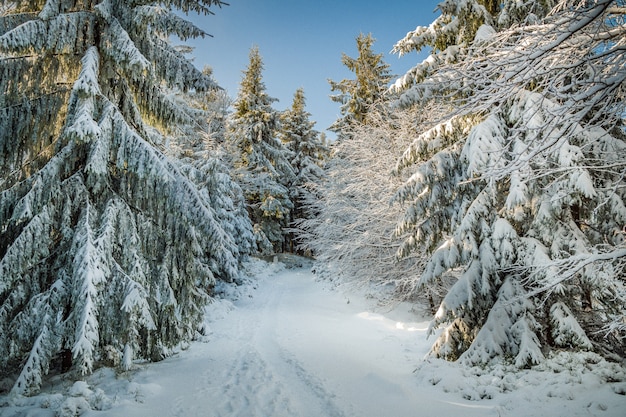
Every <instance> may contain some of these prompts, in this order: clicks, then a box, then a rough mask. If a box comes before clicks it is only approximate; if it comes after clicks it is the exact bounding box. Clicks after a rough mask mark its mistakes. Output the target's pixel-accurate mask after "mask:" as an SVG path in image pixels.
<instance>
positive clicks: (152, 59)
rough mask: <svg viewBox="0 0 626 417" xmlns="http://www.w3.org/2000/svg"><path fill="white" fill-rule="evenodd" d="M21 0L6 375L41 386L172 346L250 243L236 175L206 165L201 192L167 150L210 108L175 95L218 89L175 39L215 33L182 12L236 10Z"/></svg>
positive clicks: (2, 187) (8, 113)
mask: <svg viewBox="0 0 626 417" xmlns="http://www.w3.org/2000/svg"><path fill="white" fill-rule="evenodd" d="M13 3H14V7H13V8H9V9H8V11H5V12H3V15H2V16H0V62H1V66H0V72H1V74H0V91H1V93H0V155H1V158H0V173H1V175H0V178H1V180H0V368H1V369H2V370H3V373H4V374H5V375H7V376H9V377H14V376H17V374H14V373H15V372H17V373H18V374H19V376H17V379H16V382H15V384H14V387H13V393H15V394H31V393H34V392H36V391H37V390H38V389H39V386H40V385H41V382H42V378H43V376H44V375H45V374H46V373H47V372H48V371H49V369H50V367H56V368H62V367H65V366H69V367H70V368H69V369H70V370H72V371H73V372H75V373H76V374H77V375H79V374H85V373H89V372H91V371H92V370H93V369H94V367H96V366H98V363H100V362H101V361H103V360H105V359H107V354H112V355H114V356H117V357H118V358H119V359H120V360H119V363H120V364H121V366H122V368H124V369H128V368H129V367H130V366H131V364H132V361H133V360H135V359H140V358H141V359H160V358H163V357H164V356H166V355H168V354H169V352H170V351H171V349H172V348H173V347H174V346H175V345H177V344H178V343H180V342H181V341H186V340H190V339H191V338H193V337H194V336H195V334H196V332H197V329H198V325H199V324H200V322H201V318H202V314H203V310H202V308H203V305H204V303H205V302H206V301H207V296H208V294H210V291H211V287H212V286H213V285H214V284H215V282H216V280H217V279H223V280H227V281H232V280H235V279H237V277H238V263H239V260H240V258H241V257H242V256H244V254H245V252H246V250H247V249H246V248H245V246H244V247H243V249H242V248H241V247H239V249H238V248H237V243H236V242H237V239H238V238H237V237H235V236H234V235H236V234H237V233H239V231H238V230H232V228H228V227H226V225H227V224H229V221H228V220H226V219H225V214H224V213H225V212H228V210H229V208H227V206H228V204H229V203H228V202H218V201H216V199H215V196H212V195H211V194H212V192H213V190H212V189H211V188H209V187H216V189H224V188H228V187H229V185H228V184H227V182H228V181H227V180H226V179H225V177H224V173H223V170H222V169H220V168H219V167H215V169H213V171H211V169H208V168H207V169H206V170H205V172H206V175H204V176H203V178H204V179H205V180H206V183H207V189H205V190H202V191H201V190H199V185H200V181H197V178H194V177H195V173H193V172H190V171H189V169H187V168H182V167H181V165H180V164H178V163H177V162H174V161H172V160H171V159H169V158H168V157H166V156H165V155H164V154H163V152H162V150H161V149H162V144H163V143H165V139H164V134H168V133H173V131H174V130H175V129H174V128H175V126H177V125H179V124H180V123H193V122H194V119H195V117H196V116H197V115H196V114H194V113H193V112H192V111H191V110H190V108H189V107H188V106H184V105H181V103H180V102H179V101H177V100H176V99H175V96H174V95H172V94H170V92H171V91H180V92H183V93H184V92H187V91H190V90H194V91H203V90H207V89H212V88H215V87H216V86H215V83H214V82H213V81H212V80H211V78H210V77H208V76H207V75H205V74H203V73H202V72H200V71H198V70H197V69H196V68H195V67H194V66H193V65H192V64H191V63H190V61H188V60H187V59H185V57H184V55H183V54H182V53H181V52H179V51H178V50H177V49H176V48H174V47H172V46H171V45H170V43H169V42H168V41H167V37H168V36H169V35H176V36H178V37H179V38H182V39H186V38H190V37H196V36H203V35H204V32H203V31H202V30H200V29H198V28H196V27H195V26H193V25H192V24H190V23H188V22H186V21H185V20H184V19H181V18H180V17H179V16H178V15H177V14H176V13H175V12H174V11H173V8H176V9H178V10H181V11H183V12H188V11H194V12H200V13H205V14H206V13H209V12H210V10H209V8H210V7H213V6H220V5H221V4H222V3H221V2H220V1H218V0H201V1H177V2H170V1H164V2H159V3H151V2H140V3H135V2H127V1H123V0H122V1H113V0H103V1H101V2H99V3H91V2H82V3H81V2H78V3H76V2H72V1H69V0H48V1H45V2H43V1H42V2H25V1H21V0H18V1H15V2H13ZM190 178H191V179H190ZM216 184H221V186H218V185H216ZM220 187H221V188H220ZM229 213H230V214H229V215H233V216H237V215H236V214H234V213H235V211H230V212H229ZM244 229H245V227H244ZM107 352H108V353H107ZM68 359H71V360H68ZM62 370H67V369H62Z"/></svg>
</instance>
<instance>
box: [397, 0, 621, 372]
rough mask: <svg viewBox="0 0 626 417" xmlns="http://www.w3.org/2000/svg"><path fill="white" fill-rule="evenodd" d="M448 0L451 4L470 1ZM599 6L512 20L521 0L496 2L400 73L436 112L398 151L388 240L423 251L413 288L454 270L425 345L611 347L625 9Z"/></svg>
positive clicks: (412, 97) (488, 354)
mask: <svg viewBox="0 0 626 417" xmlns="http://www.w3.org/2000/svg"><path fill="white" fill-rule="evenodd" d="M452 3H456V4H457V9H454V8H453V9H452V10H456V12H460V11H461V10H467V9H465V7H467V6H468V4H470V3H472V2H465V1H463V2H461V1H459V2H447V3H446V7H452ZM479 3H480V2H475V4H476V5H478V4H479ZM612 3H614V2H612V1H608V0H607V1H597V2H585V3H584V4H583V3H579V2H575V3H571V4H570V2H567V1H562V2H559V4H557V5H556V7H555V8H554V9H553V10H552V11H551V12H550V13H548V14H547V15H543V16H542V15H535V14H531V13H529V12H528V10H527V11H526V13H527V14H526V16H527V17H529V18H528V19H523V18H520V17H521V16H522V15H519V17H518V18H517V19H515V20H514V21H515V22H517V23H518V24H519V25H515V26H513V27H511V28H510V29H509V28H507V25H509V24H510V23H511V22H512V20H511V16H512V13H511V10H513V8H514V7H513V6H515V5H516V4H517V5H519V4H518V2H503V3H499V4H497V5H496V6H497V7H495V8H494V9H493V10H494V11H496V12H497V13H496V14H495V15H494V14H493V13H491V14H490V15H491V16H492V20H491V21H492V22H497V23H502V22H505V23H506V22H508V23H507V24H502V25H503V26H501V27H499V29H498V30H497V31H496V30H495V29H494V30H484V28H485V27H484V25H483V23H484V22H485V21H486V20H485V21H483V22H482V23H481V26H479V27H478V29H476V31H474V41H473V42H470V43H469V44H467V46H465V45H459V46H462V47H465V48H466V50H465V52H463V53H459V54H457V55H456V56H455V58H454V59H451V60H449V61H448V62H447V63H445V65H444V61H445V59H444V58H446V57H445V54H442V53H441V52H437V51H435V52H434V54H435V55H436V56H434V57H433V58H431V59H429V60H427V61H426V64H428V63H437V65H434V66H432V67H431V68H428V71H425V72H422V73H421V74H420V75H419V76H416V73H415V72H413V73H412V74H411V75H410V77H413V78H414V81H415V82H416V83H415V84H414V85H413V86H412V87H411V88H410V89H409V90H408V91H407V92H406V93H405V94H404V97H403V100H402V102H403V103H404V104H407V103H413V104H415V103H420V104H421V105H424V103H430V104H431V105H435V106H436V105H439V106H440V108H441V109H443V111H447V112H448V113H447V115H446V117H442V118H441V120H442V121H441V120H440V121H438V122H436V123H434V124H433V125H431V126H432V127H430V128H429V129H427V130H425V131H423V132H422V133H421V134H420V135H419V136H418V137H417V138H416V139H415V140H414V141H413V143H412V144H411V146H410V147H408V149H407V150H406V152H405V154H404V155H403V157H402V158H401V159H400V162H399V164H398V168H399V169H400V170H407V169H408V170H410V172H411V173H412V176H411V178H410V179H409V180H408V181H406V182H405V184H404V185H403V186H402V187H401V188H400V189H399V191H398V194H397V199H398V200H400V201H403V202H405V203H406V204H407V209H406V213H405V216H404V220H403V221H402V222H401V223H400V224H399V226H398V232H399V233H408V234H409V237H408V238H407V239H406V240H405V243H404V245H403V247H402V248H401V253H405V254H406V253H411V252H413V251H415V250H424V249H426V250H428V251H430V253H431V255H430V260H429V262H428V264H427V266H426V269H425V272H424V273H423V274H422V276H421V278H420V283H419V284H420V286H421V287H422V288H423V287H427V286H429V285H432V284H433V283H434V282H436V281H437V280H440V279H441V278H443V277H445V276H446V275H450V274H452V275H457V273H456V272H455V271H459V270H460V273H458V275H457V280H456V282H455V283H454V285H452V286H451V287H450V289H449V291H448V293H447V295H446V296H445V298H444V299H443V301H442V303H441V305H440V307H439V310H438V312H437V314H436V315H435V318H434V320H433V322H432V324H431V332H432V331H433V330H434V329H435V328H437V327H441V326H442V327H444V330H443V332H442V333H441V335H440V337H439V338H438V339H437V341H436V343H435V345H434V346H433V350H432V353H433V354H435V355H437V356H441V357H445V358H447V359H458V358H460V359H461V360H463V361H464V362H466V363H471V364H475V363H486V362H489V361H491V360H493V359H494V358H502V357H510V358H512V359H513V362H514V363H515V364H517V365H518V366H527V365H532V364H535V363H538V362H540V361H542V360H543V359H544V356H543V352H544V351H545V349H549V348H571V349H596V350H599V351H603V352H608V351H617V352H619V349H620V348H621V347H620V345H621V342H620V340H622V341H623V338H624V337H625V336H624V331H625V329H624V326H623V323H622V324H620V320H622V319H621V318H620V317H623V315H624V309H625V306H626V291H625V286H624V281H625V272H626V259H625V256H626V249H625V248H624V247H623V241H622V240H620V239H616V238H618V237H620V235H621V232H620V230H621V228H622V225H623V223H624V222H626V204H625V201H626V195H625V194H624V192H623V190H624V178H625V175H624V174H625V172H626V165H625V163H624V159H623V158H622V157H619V156H617V155H621V154H623V153H624V151H625V150H626V142H625V140H624V139H625V135H624V133H623V119H622V117H623V103H624V101H623V99H624V92H625V90H624V82H623V81H624V77H625V76H626V73H625V72H624V67H625V66H624V64H625V62H624V56H623V54H621V53H620V52H619V49H620V47H619V45H620V42H622V41H623V39H624V37H623V29H617V27H619V25H616V24H615V22H616V21H623V9H620V8H619V7H611V5H612ZM529 4H530V3H529ZM546 4H547V3H541V2H538V3H537V5H539V6H542V7H545V5H546ZM472 10H477V9H472ZM481 10H482V9H481ZM543 10H545V9H543ZM503 16H506V18H504V17H503ZM530 17H532V19H531V18H530ZM448 18H449V19H450V20H449V21H448V24H449V25H452V27H454V28H460V27H461V25H460V24H459V21H456V23H455V24H454V25H453V23H452V21H453V20H454V19H460V15H459V16H455V15H454V14H452V15H450V16H448ZM488 23H489V22H488ZM476 26H477V25H473V26H472V25H470V26H468V28H466V30H469V31H473V30H474V28H476ZM481 27H482V28H483V29H481ZM433 28H434V29H437V28H439V29H438V30H442V33H445V30H444V29H445V28H443V27H438V26H437V25H435V24H434V25H431V26H430V27H429V29H428V30H432V29H433ZM492 29H493V26H492ZM428 30H426V29H424V30H423V31H422V32H421V33H422V34H424V33H427V32H428ZM459 30H460V29H459ZM459 33H460V32H459ZM429 36H431V37H430V38H429V39H430V40H428V42H432V40H433V39H436V37H435V36H432V33H431V35H429ZM426 38H427V37H426V36H425V35H424V38H423V39H426ZM470 38H471V37H470ZM423 39H422V41H424V40H423ZM459 39H460V38H459ZM459 39H456V41H457V42H458V41H459ZM408 40H410V37H409V36H408V37H407V38H405V41H408ZM424 42H426V41H424ZM520 45H523V46H524V47H523V48H520ZM583 45H584V47H583ZM450 48H452V46H447V47H446V49H445V51H448V52H450V51H451V50H450ZM456 49H457V51H459V50H460V49H461V48H459V47H457V48H456ZM426 64H422V66H421V68H425V67H424V65H426ZM426 67H427V65H426ZM420 77H421V78H420ZM450 100H452V102H451V101H450ZM433 103H435V104H433ZM437 103H439V104H437ZM600 103H602V105H600ZM451 106H452V107H454V109H453V110H450V107H451ZM602 328H604V331H600V329H602Z"/></svg>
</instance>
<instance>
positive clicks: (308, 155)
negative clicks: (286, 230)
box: [279, 88, 329, 252]
mask: <svg viewBox="0 0 626 417" xmlns="http://www.w3.org/2000/svg"><path fill="white" fill-rule="evenodd" d="M305 105H306V100H305V97H304V90H303V89H302V88H299V89H298V90H297V91H296V92H295V94H294V97H293V102H292V104H291V108H289V109H287V110H285V111H284V112H283V113H282V114H281V115H280V120H281V126H280V132H279V138H280V140H281V141H282V143H283V144H284V145H285V147H286V148H287V149H288V150H290V151H291V161H290V163H291V167H292V168H293V171H294V175H295V177H294V180H293V183H292V184H291V186H290V189H289V191H290V199H291V201H292V202H293V205H294V207H293V209H292V210H291V221H292V223H295V224H298V223H300V222H302V221H303V220H304V219H307V218H311V217H313V216H314V213H313V212H311V211H310V210H309V209H308V208H307V206H306V200H307V199H316V198H317V197H313V195H312V193H313V192H314V185H315V184H316V183H318V182H319V181H320V179H321V177H322V176H323V175H324V171H323V169H322V165H323V160H324V159H325V158H326V156H327V155H328V152H329V149H328V147H327V146H326V145H325V144H324V143H323V142H322V138H321V137H320V132H318V131H317V130H315V129H313V127H314V126H315V122H313V121H311V120H310V117H311V113H309V112H307V111H306V108H305ZM293 232H295V230H294V231H293ZM293 232H292V233H293ZM294 239H295V237H294V236H290V237H289V242H288V243H289V245H290V252H294V249H295V248H294V247H293V245H294V243H295V242H294Z"/></svg>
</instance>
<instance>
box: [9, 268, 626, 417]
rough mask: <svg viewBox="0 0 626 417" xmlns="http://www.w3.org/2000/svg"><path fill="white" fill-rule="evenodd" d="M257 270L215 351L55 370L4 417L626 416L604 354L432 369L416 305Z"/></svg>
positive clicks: (213, 330)
mask: <svg viewBox="0 0 626 417" xmlns="http://www.w3.org/2000/svg"><path fill="white" fill-rule="evenodd" d="M254 265H255V266H251V267H252V269H256V270H255V271H251V273H252V274H253V275H254V276H257V275H259V278H258V280H255V281H252V282H253V283H252V284H247V285H244V286H241V287H236V288H234V287H228V286H227V287H225V291H227V292H229V293H231V295H236V297H234V298H236V299H237V301H235V302H234V303H233V302H231V301H227V300H224V299H222V300H217V301H215V302H214V303H212V304H210V305H209V306H208V307H207V315H206V316H207V322H206V325H207V326H208V328H209V331H208V332H207V336H206V340H204V342H206V343H203V342H194V343H192V344H191V345H190V346H189V348H188V349H186V350H182V351H180V352H179V353H177V354H175V355H174V356H172V357H170V358H168V359H166V360H164V361H162V362H159V363H145V364H142V363H137V364H136V369H135V370H132V371H130V372H127V373H122V374H116V373H115V371H114V370H113V369H110V368H102V369H99V370H98V371H96V372H95V373H94V374H93V375H90V376H89V377H87V379H86V381H79V382H76V383H73V384H72V382H71V380H68V379H66V378H65V377H64V376H62V375H57V376H54V377H52V378H51V379H50V380H49V381H48V382H47V383H46V385H45V386H44V387H43V389H42V393H41V394H39V395H38V396H35V397H31V398H28V397H20V398H6V397H5V398H3V397H0V416H2V417H13V416H27V415H28V416H31V417H53V416H63V417H65V416H76V415H81V416H91V417H102V416H125V417H137V416H145V417H161V416H163V417H170V416H180V417H194V416H202V417H421V416H463V417H472V416H487V417H489V416H507V417H522V416H524V417H528V416H537V417H538V416H547V415H550V416H568V417H582V416H598V417H624V415H626V414H625V413H624V410H626V368H624V367H623V366H621V365H619V364H615V363H607V362H606V361H604V360H603V359H602V358H600V357H599V356H598V355H595V354H592V353H584V352H582V353H568V352H562V353H559V354H557V355H556V356H554V357H553V358H552V359H551V360H550V361H546V363H545V364H544V365H541V366H538V367H537V369H528V370H519V369H515V368H511V367H510V366H508V365H498V366H495V367H493V368H489V369H482V368H464V367H463V366H461V365H459V364H455V363H450V362H445V361H443V360H434V359H431V360H428V361H426V362H424V361H423V360H422V359H423V357H424V355H425V354H426V353H427V351H428V349H429V346H430V344H431V343H432V340H427V339H426V337H425V331H426V327H427V323H426V322H420V321H417V318H416V315H415V314H413V313H411V312H410V311H409V308H408V306H406V305H401V306H399V307H398V308H396V309H395V310H394V311H391V312H381V311H379V310H377V309H376V308H374V306H375V302H374V300H368V299H367V298H366V297H362V296H357V295H349V296H348V295H345V294H348V292H345V293H344V292H342V291H338V290H331V289H328V288H327V287H328V285H329V284H328V283H326V282H320V281H317V280H316V279H315V276H314V275H313V274H312V273H311V272H310V271H309V270H308V269H306V268H300V269H281V268H282V265H281V264H266V263H262V262H260V261H259V262H258V263H255V264H254ZM277 271H278V272H277ZM253 287H256V289H254V288H253ZM350 293H352V292H350ZM416 369H418V371H417V372H414V370H416Z"/></svg>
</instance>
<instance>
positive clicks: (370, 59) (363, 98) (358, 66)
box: [328, 33, 391, 131]
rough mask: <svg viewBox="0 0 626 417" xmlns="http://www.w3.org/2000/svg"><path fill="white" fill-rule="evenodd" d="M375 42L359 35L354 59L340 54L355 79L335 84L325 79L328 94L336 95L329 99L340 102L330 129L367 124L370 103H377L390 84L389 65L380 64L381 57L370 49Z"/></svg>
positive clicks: (370, 37) (381, 61)
mask: <svg viewBox="0 0 626 417" xmlns="http://www.w3.org/2000/svg"><path fill="white" fill-rule="evenodd" d="M374 41H375V39H374V38H373V37H372V35H371V34H368V35H364V34H362V33H361V34H360V35H359V36H357V38H356V45H357V50H358V53H359V55H358V57H357V58H351V57H349V56H348V55H346V54H345V53H344V54H342V57H341V62H342V64H343V65H345V66H346V68H348V69H349V70H350V71H351V72H353V73H354V75H355V77H356V78H355V79H354V80H348V79H344V80H341V81H339V82H337V81H332V80H328V82H329V83H330V87H331V91H338V92H339V93H338V94H335V95H331V96H330V98H331V100H333V101H335V102H337V103H341V115H342V118H341V119H339V120H337V121H336V122H335V123H334V124H333V126H331V130H334V131H339V130H340V129H341V128H342V127H343V126H345V125H346V124H349V123H352V122H358V123H363V124H365V123H367V113H368V111H369V109H370V106H372V105H373V104H374V103H376V102H378V101H379V100H380V99H381V98H382V96H383V95H384V94H385V92H386V91H387V89H388V84H389V82H390V81H391V75H390V73H389V65H388V64H386V63H385V62H384V61H383V54H375V53H374V51H373V49H372V46H373V44H374Z"/></svg>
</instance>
